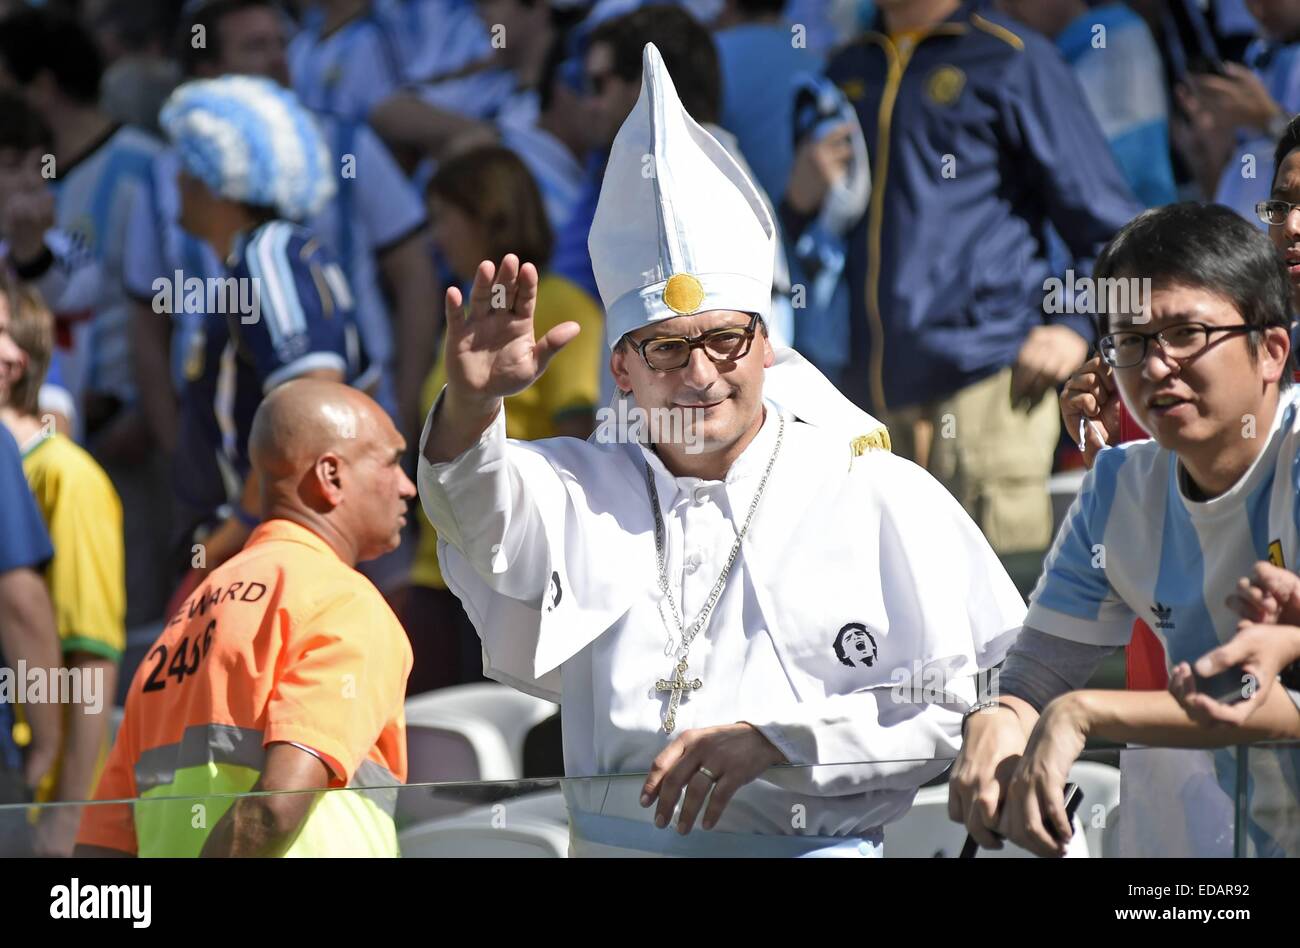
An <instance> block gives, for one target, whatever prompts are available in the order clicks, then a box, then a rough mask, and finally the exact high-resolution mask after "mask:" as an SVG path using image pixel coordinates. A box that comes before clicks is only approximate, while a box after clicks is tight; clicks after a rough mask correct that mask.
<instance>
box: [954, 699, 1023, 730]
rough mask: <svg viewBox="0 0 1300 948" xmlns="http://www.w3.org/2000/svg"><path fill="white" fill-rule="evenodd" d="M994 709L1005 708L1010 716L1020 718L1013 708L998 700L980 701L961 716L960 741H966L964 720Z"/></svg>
mask: <svg viewBox="0 0 1300 948" xmlns="http://www.w3.org/2000/svg"><path fill="white" fill-rule="evenodd" d="M994 708H1006V709H1007V710H1008V711H1010V712H1011V713H1012V714H1015V715H1016V716H1017V717H1019V716H1020V715H1019V714H1018V713H1017V711H1016V709H1015V708H1013V707H1011V705H1009V704H1007V703H1006V702H1005V701H1003V700H1001V699H1000V698H992V699H990V700H989V701H981V702H980V703H979V704H977V705H975V706H974V707H972V708H969V709H967V711H966V713H965V714H963V715H962V716H961V738H962V740H965V739H966V719H967V718H969V717H970V716H971V715H972V714H979V713H980V712H981V711H992V710H993V709H994Z"/></svg>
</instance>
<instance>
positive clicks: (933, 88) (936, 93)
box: [925, 66, 966, 105]
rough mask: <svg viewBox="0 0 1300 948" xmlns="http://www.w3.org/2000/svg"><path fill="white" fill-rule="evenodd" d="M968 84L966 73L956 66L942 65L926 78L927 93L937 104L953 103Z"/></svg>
mask: <svg viewBox="0 0 1300 948" xmlns="http://www.w3.org/2000/svg"><path fill="white" fill-rule="evenodd" d="M965 86H966V74H965V73H964V72H962V71H961V70H960V69H958V68H957V67H956V66H940V67H939V68H938V69H936V70H935V71H934V72H932V73H930V76H929V78H928V79H926V80H925V94H926V95H927V96H929V97H930V101H931V102H933V103H934V104H935V105H952V104H953V103H954V102H956V101H957V96H959V95H961V90H962V89H963V88H964V87H965Z"/></svg>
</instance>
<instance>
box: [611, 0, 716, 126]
mask: <svg viewBox="0 0 1300 948" xmlns="http://www.w3.org/2000/svg"><path fill="white" fill-rule="evenodd" d="M597 43H607V44H609V47H610V49H611V50H612V51H613V60H614V65H613V71H614V74H615V75H616V76H618V77H619V78H620V79H623V80H624V81H626V82H640V80H641V54H642V51H643V50H644V49H645V44H646V43H654V44H655V46H656V47H658V49H659V55H661V56H662V57H663V60H664V65H665V66H667V67H668V74H669V75H670V76H672V79H673V85H674V86H676V87H677V95H678V96H680V97H681V100H682V105H683V106H685V107H686V111H687V112H689V113H690V116H691V118H693V119H695V121H697V122H700V123H701V124H703V123H706V122H709V123H716V122H717V121H718V115H719V113H720V111H721V106H720V102H721V98H722V92H721V89H722V80H721V79H720V78H719V75H718V51H717V48H716V47H715V46H714V45H713V37H711V36H710V35H709V31H708V30H706V29H705V28H704V27H703V26H701V25H700V23H699V21H698V20H696V19H695V17H693V16H691V15H690V14H689V13H687V12H686V11H685V10H684V9H682V8H681V7H679V6H677V5H676V4H671V5H669V4H663V3H652V4H650V5H649V6H644V7H641V8H639V9H637V10H633V11H632V12H631V13H628V14H625V15H623V16H620V17H615V18H614V19H612V20H608V21H606V22H604V23H602V24H600V26H598V27H596V29H594V30H593V31H592V33H591V38H590V39H589V40H588V47H587V48H588V49H590V48H591V47H592V46H595V45H596V44H597Z"/></svg>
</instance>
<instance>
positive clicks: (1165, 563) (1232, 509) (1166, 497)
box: [1025, 389, 1300, 856]
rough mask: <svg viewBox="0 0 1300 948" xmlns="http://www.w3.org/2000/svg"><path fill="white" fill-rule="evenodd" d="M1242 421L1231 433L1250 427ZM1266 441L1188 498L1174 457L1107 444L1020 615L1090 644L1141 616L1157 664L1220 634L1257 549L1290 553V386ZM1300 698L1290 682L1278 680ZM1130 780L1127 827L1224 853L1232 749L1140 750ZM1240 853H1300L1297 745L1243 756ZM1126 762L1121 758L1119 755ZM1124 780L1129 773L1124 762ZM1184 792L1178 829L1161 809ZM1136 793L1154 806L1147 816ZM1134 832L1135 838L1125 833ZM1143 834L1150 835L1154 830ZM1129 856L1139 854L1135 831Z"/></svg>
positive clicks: (1293, 514)
mask: <svg viewBox="0 0 1300 948" xmlns="http://www.w3.org/2000/svg"><path fill="white" fill-rule="evenodd" d="M1248 424H1249V420H1248V419H1244V420H1243V434H1247V433H1248V428H1246V427H1245V426H1247V425H1248ZM1256 435H1257V436H1258V437H1261V438H1264V439H1266V444H1265V447H1264V450H1263V451H1262V452H1261V453H1260V456H1259V457H1258V458H1257V459H1256V460H1255V463H1254V464H1253V465H1252V466H1251V468H1250V469H1249V470H1248V471H1247V472H1246V473H1245V474H1244V475H1243V476H1242V477H1241V479H1240V480H1239V481H1238V482H1237V484H1236V485H1234V486H1233V487H1232V488H1231V489H1230V490H1228V491H1227V492H1225V493H1224V494H1222V495H1220V496H1218V497H1215V498H1213V499H1212V500H1207V501H1194V500H1190V499H1188V497H1187V495H1186V493H1185V492H1184V484H1183V478H1184V475H1183V474H1182V472H1181V467H1180V465H1179V464H1178V463H1177V458H1176V456H1175V455H1174V454H1173V453H1172V452H1170V451H1168V450H1166V449H1164V448H1161V447H1160V446H1159V445H1158V444H1157V443H1156V442H1155V441H1151V440H1148V441H1136V442H1131V443H1128V444H1123V445H1118V446H1115V447H1110V448H1106V449H1105V450H1103V451H1102V452H1101V453H1100V454H1099V455H1098V456H1097V462H1096V464H1095V465H1094V466H1093V469H1092V470H1091V471H1090V472H1089V473H1088V475H1087V477H1086V478H1085V479H1084V482H1083V486H1082V488H1081V489H1080V491H1079V495H1078V496H1077V497H1076V498H1075V501H1074V504H1073V505H1072V506H1071V508H1070V512H1069V513H1068V514H1067V516H1066V520H1065V522H1064V523H1063V524H1062V526H1061V529H1060V531H1059V532H1058V533H1057V536H1056V541H1055V542H1054V543H1053V545H1052V549H1051V551H1050V552H1049V553H1048V555H1047V559H1046V561H1045V563H1044V567H1043V575H1042V577H1041V578H1040V579H1039V581H1038V585H1037V587H1036V588H1035V589H1034V592H1033V594H1032V595H1031V596H1030V606H1029V614H1028V616H1027V617H1026V619H1025V625H1026V626H1027V627H1029V628H1033V629H1038V630H1040V631H1042V632H1046V633H1048V634H1051V635H1057V636H1060V637H1061V638H1064V639H1069V640H1071V641H1075V642H1083V643H1088V644H1093V645H1106V646H1121V645H1126V644H1128V641H1129V638H1130V636H1131V633H1132V629H1133V620H1134V618H1135V617H1140V618H1142V619H1143V620H1144V621H1145V622H1146V623H1147V624H1148V625H1149V626H1150V627H1151V631H1152V632H1153V633H1154V634H1155V636H1156V637H1157V638H1158V639H1159V640H1160V643H1161V644H1162V645H1163V647H1164V650H1165V660H1166V670H1167V671H1168V670H1172V668H1173V666H1174V665H1176V664H1178V663H1179V662H1192V661H1195V660H1196V659H1198V658H1200V657H1201V656H1202V655H1204V654H1205V653H1206V652H1208V651H1210V650H1211V649H1213V648H1215V647H1217V646H1218V645H1220V644H1221V643H1222V642H1225V641H1227V640H1228V639H1230V638H1231V637H1232V636H1233V634H1234V632H1235V631H1236V627H1237V621H1238V617H1237V615H1236V613H1234V612H1233V611H1232V610H1231V609H1229V608H1228V606H1227V604H1226V602H1225V600H1226V599H1227V597H1228V595H1229V594H1230V593H1231V592H1232V591H1233V589H1234V587H1235V586H1236V583H1237V580H1238V579H1240V578H1241V577H1242V576H1245V575H1246V574H1247V573H1249V572H1250V569H1251V567H1252V566H1253V565H1254V564H1255V563H1256V562H1257V561H1259V560H1262V559H1272V560H1273V561H1274V562H1276V563H1279V564H1281V565H1286V566H1288V567H1291V568H1295V567H1296V565H1297V564H1300V508H1298V507H1297V504H1296V494H1297V491H1300V393H1298V392H1297V391H1296V390H1295V389H1290V390H1288V391H1287V392H1286V393H1284V394H1283V396H1282V401H1281V404H1280V405H1279V408H1278V413H1277V417H1276V418H1275V419H1274V423H1273V426H1272V428H1271V430H1269V431H1267V432H1265V431H1262V430H1260V431H1258V432H1256ZM1289 694H1290V695H1291V698H1292V700H1293V701H1295V702H1296V703H1297V706H1300V694H1297V693H1295V692H1289ZM1135 759H1136V760H1137V761H1138V762H1139V763H1142V762H1144V761H1145V762H1153V761H1159V765H1158V766H1155V765H1152V766H1146V767H1144V769H1143V777H1142V780H1143V784H1144V785H1143V786H1142V787H1141V788H1140V792H1136V793H1134V794H1132V795H1131V796H1126V797H1125V813H1124V823H1125V824H1126V827H1127V829H1128V831H1129V832H1128V835H1127V838H1131V839H1134V840H1139V839H1140V833H1141V828H1142V826H1144V825H1157V824H1158V825H1160V826H1161V827H1162V830H1161V839H1160V849H1159V852H1160V853H1162V854H1166V855H1175V854H1178V853H1177V852H1176V851H1171V847H1173V848H1174V849H1175V850H1176V849H1177V848H1182V849H1184V850H1185V854H1187V855H1198V856H1230V855H1232V849H1231V845H1232V828H1233V827H1232V814H1233V807H1232V798H1233V797H1232V795H1233V793H1234V792H1235V786H1236V779H1237V772H1236V763H1235V756H1234V752H1233V751H1195V752H1194V751H1178V752H1171V753H1164V752H1155V751H1152V752H1149V753H1144V754H1142V755H1139V756H1138V757H1137V758H1135ZM1248 759H1249V765H1250V766H1249V784H1248V791H1247V792H1248V794H1249V798H1250V801H1251V805H1250V819H1249V822H1248V832H1249V847H1250V851H1251V854H1252V855H1259V856H1276V855H1284V854H1285V855H1290V856H1300V819H1297V807H1300V752H1298V751H1275V750H1269V751H1262V750H1261V751H1255V752H1251V753H1250V754H1249V755H1248ZM1126 768H1127V764H1126ZM1125 779H1126V780H1127V779H1129V774H1128V773H1127V772H1126V774H1125ZM1189 797H1192V798H1194V799H1195V803H1194V805H1189V806H1188V807H1187V809H1186V811H1185V814H1183V815H1185V819H1183V820H1181V821H1180V822H1179V826H1178V827H1177V828H1178V829H1179V830H1181V831H1182V835H1181V839H1182V843H1181V844H1178V843H1176V842H1174V839H1175V838H1176V834H1172V831H1171V829H1170V819H1171V817H1170V813H1171V812H1172V811H1171V810H1170V807H1173V806H1176V805H1177V801H1179V800H1180V799H1182V800H1184V801H1185V802H1186V801H1187V800H1188V798H1189ZM1130 800H1131V801H1132V802H1133V803H1134V804H1139V803H1144V804H1146V805H1147V806H1149V807H1151V808H1152V814H1151V821H1150V823H1148V822H1147V820H1146V818H1145V817H1143V816H1141V815H1140V814H1139V812H1137V810H1138V807H1137V806H1133V807H1130ZM1133 830H1137V831H1138V834H1139V835H1137V836H1134V835H1133V834H1132V832H1131V831H1133ZM1153 838H1154V837H1153ZM1135 845H1136V846H1137V847H1138V848H1137V850H1136V851H1134V852H1132V853H1129V854H1131V855H1153V854H1155V853H1153V852H1144V851H1142V849H1141V845H1140V842H1138V843H1135Z"/></svg>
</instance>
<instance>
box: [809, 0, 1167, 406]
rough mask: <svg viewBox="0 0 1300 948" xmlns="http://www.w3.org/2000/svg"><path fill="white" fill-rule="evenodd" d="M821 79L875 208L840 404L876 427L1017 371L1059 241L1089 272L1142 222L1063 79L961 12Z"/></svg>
mask: <svg viewBox="0 0 1300 948" xmlns="http://www.w3.org/2000/svg"><path fill="white" fill-rule="evenodd" d="M826 73H827V76H828V77H829V78H830V79H831V80H832V81H834V82H835V83H836V84H837V85H838V86H839V87H840V88H841V89H843V90H844V92H845V94H846V95H847V96H848V98H849V99H850V101H852V102H853V104H854V106H855V107H856V109H857V112H858V119H859V121H860V122H861V124H862V129H863V132H864V134H865V135H866V139H867V147H868V150H869V152H870V155H871V164H872V176H873V181H872V195H871V202H870V204H869V205H868V207H867V210H866V213H865V214H864V215H863V218H862V219H861V220H860V221H859V222H858V223H857V224H856V225H855V227H854V228H853V230H852V231H851V232H850V234H849V237H848V262H847V266H846V270H847V278H848V280H849V290H850V299H851V301H852V302H851V306H852V325H851V339H852V349H853V352H852V358H851V360H850V362H849V368H848V369H847V370H846V372H845V377H844V378H843V379H841V380H840V382H841V388H842V389H843V390H844V392H845V393H846V394H848V395H849V396H850V397H851V398H852V399H853V400H854V401H856V402H857V403H858V404H860V405H862V406H863V407H865V408H867V409H868V410H872V411H880V410H882V409H884V408H886V407H897V406H903V405H909V404H915V403H918V402H923V401H928V400H930V399H934V398H938V397H942V396H944V395H947V394H950V393H952V392H955V391H957V390H958V389H961V388H964V387H965V386H967V385H969V384H972V383H974V382H976V381H979V380H980V379H981V378H984V377H986V376H988V375H991V374H993V373H994V372H997V371H999V370H1000V369H1002V368H1003V367H1005V366H1008V365H1010V364H1011V363H1012V362H1013V361H1014V360H1015V357H1016V353H1017V351H1018V350H1019V348H1020V345H1021V344H1022V343H1023V342H1024V339H1025V336H1026V334H1027V333H1028V331H1029V330H1030V329H1031V328H1032V327H1034V326H1036V325H1041V324H1043V323H1045V322H1059V323H1063V324H1066V325H1069V326H1070V327H1071V328H1073V329H1075V330H1077V331H1078V332H1079V333H1080V334H1081V335H1084V336H1085V337H1086V338H1087V339H1089V341H1091V340H1092V339H1093V335H1094V331H1093V328H1092V326H1091V324H1090V321H1089V318H1088V317H1086V316H1078V315H1052V316H1049V315H1045V314H1044V312H1043V302H1044V296H1045V293H1044V289H1043V281H1044V280H1045V279H1046V278H1048V277H1049V276H1051V275H1053V274H1052V273H1051V272H1050V269H1049V264H1048V261H1047V250H1046V242H1045V236H1044V232H1045V228H1046V225H1047V223H1048V222H1051V223H1052V224H1053V225H1055V227H1056V229H1057V231H1058V232H1059V233H1060V234H1061V236H1062V237H1063V238H1064V239H1065V242H1066V244H1067V245H1068V247H1069V249H1070V252H1071V253H1072V254H1073V256H1074V258H1075V263H1074V270H1075V273H1076V277H1077V276H1082V275H1085V274H1087V273H1089V272H1091V267H1092V263H1093V261H1094V260H1095V258H1096V256H1097V254H1098V253H1099V252H1100V251H1101V248H1102V246H1103V245H1104V244H1105V242H1106V241H1107V240H1109V239H1110V237H1111V236H1112V235H1113V234H1114V233H1115V231H1117V230H1118V229H1119V228H1120V227H1121V226H1122V225H1123V224H1125V223H1126V222H1127V221H1128V220H1129V219H1130V218H1132V217H1133V216H1134V215H1135V214H1137V213H1138V212H1139V211H1140V210H1141V207H1140V205H1138V204H1137V202H1136V201H1135V199H1134V198H1133V196H1132V193H1131V192H1130V191H1129V189H1128V186H1127V185H1126V184H1125V182H1124V179H1123V177H1122V176H1121V175H1120V172H1119V170H1118V168H1117V167H1116V165H1115V161H1114V159H1113V158H1112V156H1111V153H1110V149H1109V147H1108V146H1107V144H1106V139H1105V137H1104V136H1103V134H1102V132H1101V129H1100V127H1099V126H1098V124H1097V121H1096V119H1095V118H1094V117H1093V115H1092V114H1091V112H1090V111H1089V109H1088V105H1087V103H1086V101H1085V100H1084V97H1083V93H1082V91H1081V90H1080V88H1079V85H1078V81H1077V80H1076V79H1075V77H1074V75H1073V73H1072V72H1071V70H1070V68H1069V67H1068V66H1067V65H1066V64H1065V62H1064V61H1063V60H1062V58H1061V56H1060V54H1059V53H1058V52H1057V51H1056V49H1055V48H1054V47H1053V46H1052V44H1051V43H1050V42H1049V41H1048V40H1047V39H1045V38H1044V37H1042V36H1040V35H1038V34H1037V33H1034V32H1032V31H1031V30H1029V29H1028V28H1027V27H1025V26H1023V25H1021V24H1019V23H1017V22H1016V21H1014V20H1011V19H1009V18H1007V17H1005V16H1002V15H1000V14H998V13H995V12H993V11H991V10H989V9H987V7H986V4H985V3H984V2H978V0H976V2H966V3H963V4H962V6H961V7H960V8H958V10H957V11H956V12H955V13H954V14H953V15H952V16H951V17H949V18H948V19H947V20H945V21H944V22H942V23H940V24H938V25H936V26H935V27H934V28H932V29H931V30H929V31H928V32H927V33H925V34H924V35H923V36H922V37H921V38H920V39H919V41H916V42H908V41H907V40H906V39H903V38H900V39H899V42H898V43H897V44H896V43H895V42H894V41H892V40H891V39H890V38H889V37H888V36H887V35H886V34H885V32H884V29H883V26H882V25H881V23H880V21H879V20H878V21H877V25H876V28H875V29H874V30H869V31H867V32H866V33H864V34H863V35H862V36H861V37H860V38H859V39H858V40H856V41H855V42H853V43H852V44H850V45H849V46H847V47H845V48H844V49H842V50H841V51H840V52H839V53H838V54H837V55H836V56H835V57H833V58H832V60H831V62H830V64H829V66H828V67H827V70H826Z"/></svg>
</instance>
